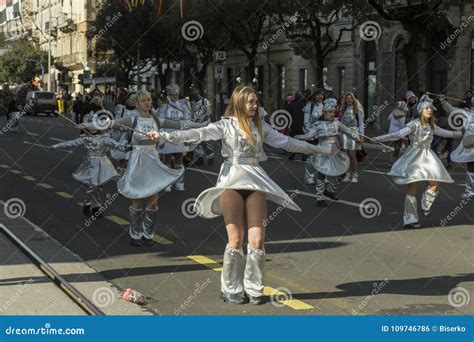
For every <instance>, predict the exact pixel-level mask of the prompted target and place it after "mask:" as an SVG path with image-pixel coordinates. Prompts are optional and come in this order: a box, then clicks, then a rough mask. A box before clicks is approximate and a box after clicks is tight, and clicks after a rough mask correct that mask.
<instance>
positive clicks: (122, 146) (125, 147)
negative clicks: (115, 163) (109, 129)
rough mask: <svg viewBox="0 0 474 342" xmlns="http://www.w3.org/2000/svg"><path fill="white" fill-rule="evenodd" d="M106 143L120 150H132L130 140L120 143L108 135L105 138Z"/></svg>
mask: <svg viewBox="0 0 474 342" xmlns="http://www.w3.org/2000/svg"><path fill="white" fill-rule="evenodd" d="M104 142H105V145H107V146H109V147H112V148H114V149H116V150H120V151H123V152H128V151H129V150H130V144H129V143H128V142H124V143H119V142H118V141H115V140H114V139H112V138H109V137H106V138H105V139H104Z"/></svg>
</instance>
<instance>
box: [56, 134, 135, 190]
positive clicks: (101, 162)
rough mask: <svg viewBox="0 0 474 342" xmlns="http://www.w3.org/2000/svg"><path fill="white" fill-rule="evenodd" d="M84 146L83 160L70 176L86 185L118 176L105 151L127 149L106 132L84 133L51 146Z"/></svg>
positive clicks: (96, 183) (99, 183)
mask: <svg viewBox="0 0 474 342" xmlns="http://www.w3.org/2000/svg"><path fill="white" fill-rule="evenodd" d="M81 145H82V146H84V148H85V149H86V158H85V161H84V162H83V163H82V164H81V165H80V166H79V168H78V169H77V170H76V171H74V173H73V174H72V176H73V177H74V179H76V180H77V181H78V182H81V183H83V184H85V185H88V186H93V187H97V186H101V185H103V184H105V183H106V182H108V181H109V180H112V179H114V178H116V177H117V176H118V173H117V171H116V170H115V168H114V166H113V165H112V162H111V161H110V159H109V158H108V157H107V155H106V153H107V151H108V150H110V149H120V150H122V151H125V150H126V149H127V147H128V146H127V144H126V143H118V142H116V141H115V140H113V139H111V138H110V137H109V136H108V135H106V134H98V135H84V136H81V137H79V138H77V139H74V140H70V141H64V142H60V143H58V144H55V145H53V146H51V147H52V148H69V147H78V146H81Z"/></svg>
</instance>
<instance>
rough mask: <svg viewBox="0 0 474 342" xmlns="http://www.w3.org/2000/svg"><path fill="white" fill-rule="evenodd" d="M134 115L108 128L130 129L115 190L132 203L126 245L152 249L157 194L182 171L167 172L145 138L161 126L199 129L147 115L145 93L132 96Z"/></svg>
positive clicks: (147, 95) (148, 103)
mask: <svg viewBox="0 0 474 342" xmlns="http://www.w3.org/2000/svg"><path fill="white" fill-rule="evenodd" d="M134 99H135V103H136V105H137V110H138V116H137V117H135V118H131V117H129V118H125V119H121V120H115V121H114V122H113V125H112V128H114V129H122V130H124V129H125V130H128V131H129V130H130V129H134V132H133V134H132V140H131V144H132V152H131V154H130V158H129V160H128V165H127V170H126V171H125V174H124V175H123V176H122V178H120V179H119V181H118V183H117V187H118V191H119V193H120V194H122V195H123V196H124V197H127V198H130V199H131V200H132V205H131V206H130V208H129V214H130V227H129V233H130V244H131V245H132V246H153V245H154V244H155V242H154V241H153V238H154V236H155V223H156V220H157V214H158V205H157V201H158V193H159V192H160V191H163V190H164V189H165V188H166V187H167V186H169V185H170V184H173V183H175V182H176V181H178V179H179V178H180V177H181V176H182V174H183V170H175V169H170V168H169V167H167V166H166V165H164V164H163V163H162V162H161V161H160V156H159V154H158V150H157V148H156V142H154V141H153V140H151V139H150V138H149V137H148V136H146V135H145V133H147V132H151V131H157V130H159V129H160V128H161V127H163V128H165V127H166V128H174V129H182V128H185V127H189V128H192V127H202V126H203V125H202V124H196V123H192V122H190V121H176V120H164V119H161V118H158V117H153V116H152V115H151V111H150V110H151V103H152V101H151V95H150V93H149V92H147V91H146V90H140V91H138V92H137V93H136V94H135V97H134ZM87 127H94V126H93V124H92V125H91V124H85V125H84V124H82V125H78V128H87Z"/></svg>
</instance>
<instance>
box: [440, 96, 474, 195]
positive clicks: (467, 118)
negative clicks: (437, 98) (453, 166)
mask: <svg viewBox="0 0 474 342" xmlns="http://www.w3.org/2000/svg"><path fill="white" fill-rule="evenodd" d="M443 109H444V110H445V111H446V112H447V113H453V112H454V111H455V112H457V113H459V114H457V115H458V117H456V113H453V115H454V118H453V119H452V120H453V122H454V123H455V122H456V120H462V122H464V123H465V125H464V138H463V140H462V141H461V143H460V144H459V145H458V147H457V148H456V149H455V150H454V151H453V152H451V155H450V158H451V160H452V161H453V162H455V163H467V165H468V171H467V172H466V188H465V190H464V193H463V195H462V197H463V198H474V147H469V148H468V147H466V146H465V145H464V141H465V140H466V138H467V137H468V136H471V137H472V136H474V108H466V109H461V108H456V107H453V106H452V105H450V104H449V103H448V102H444V103H443Z"/></svg>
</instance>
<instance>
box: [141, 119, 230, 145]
mask: <svg viewBox="0 0 474 342" xmlns="http://www.w3.org/2000/svg"><path fill="white" fill-rule="evenodd" d="M220 125H221V122H220V121H219V122H216V123H212V124H209V125H207V126H206V127H202V128H197V129H190V130H187V131H174V132H171V133H167V132H160V133H158V132H150V133H148V134H147V135H148V136H149V137H150V138H151V139H153V140H155V141H158V140H164V141H165V142H169V143H171V144H180V143H185V142H189V143H200V142H201V141H206V140H220V139H222V135H221V128H220Z"/></svg>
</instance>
